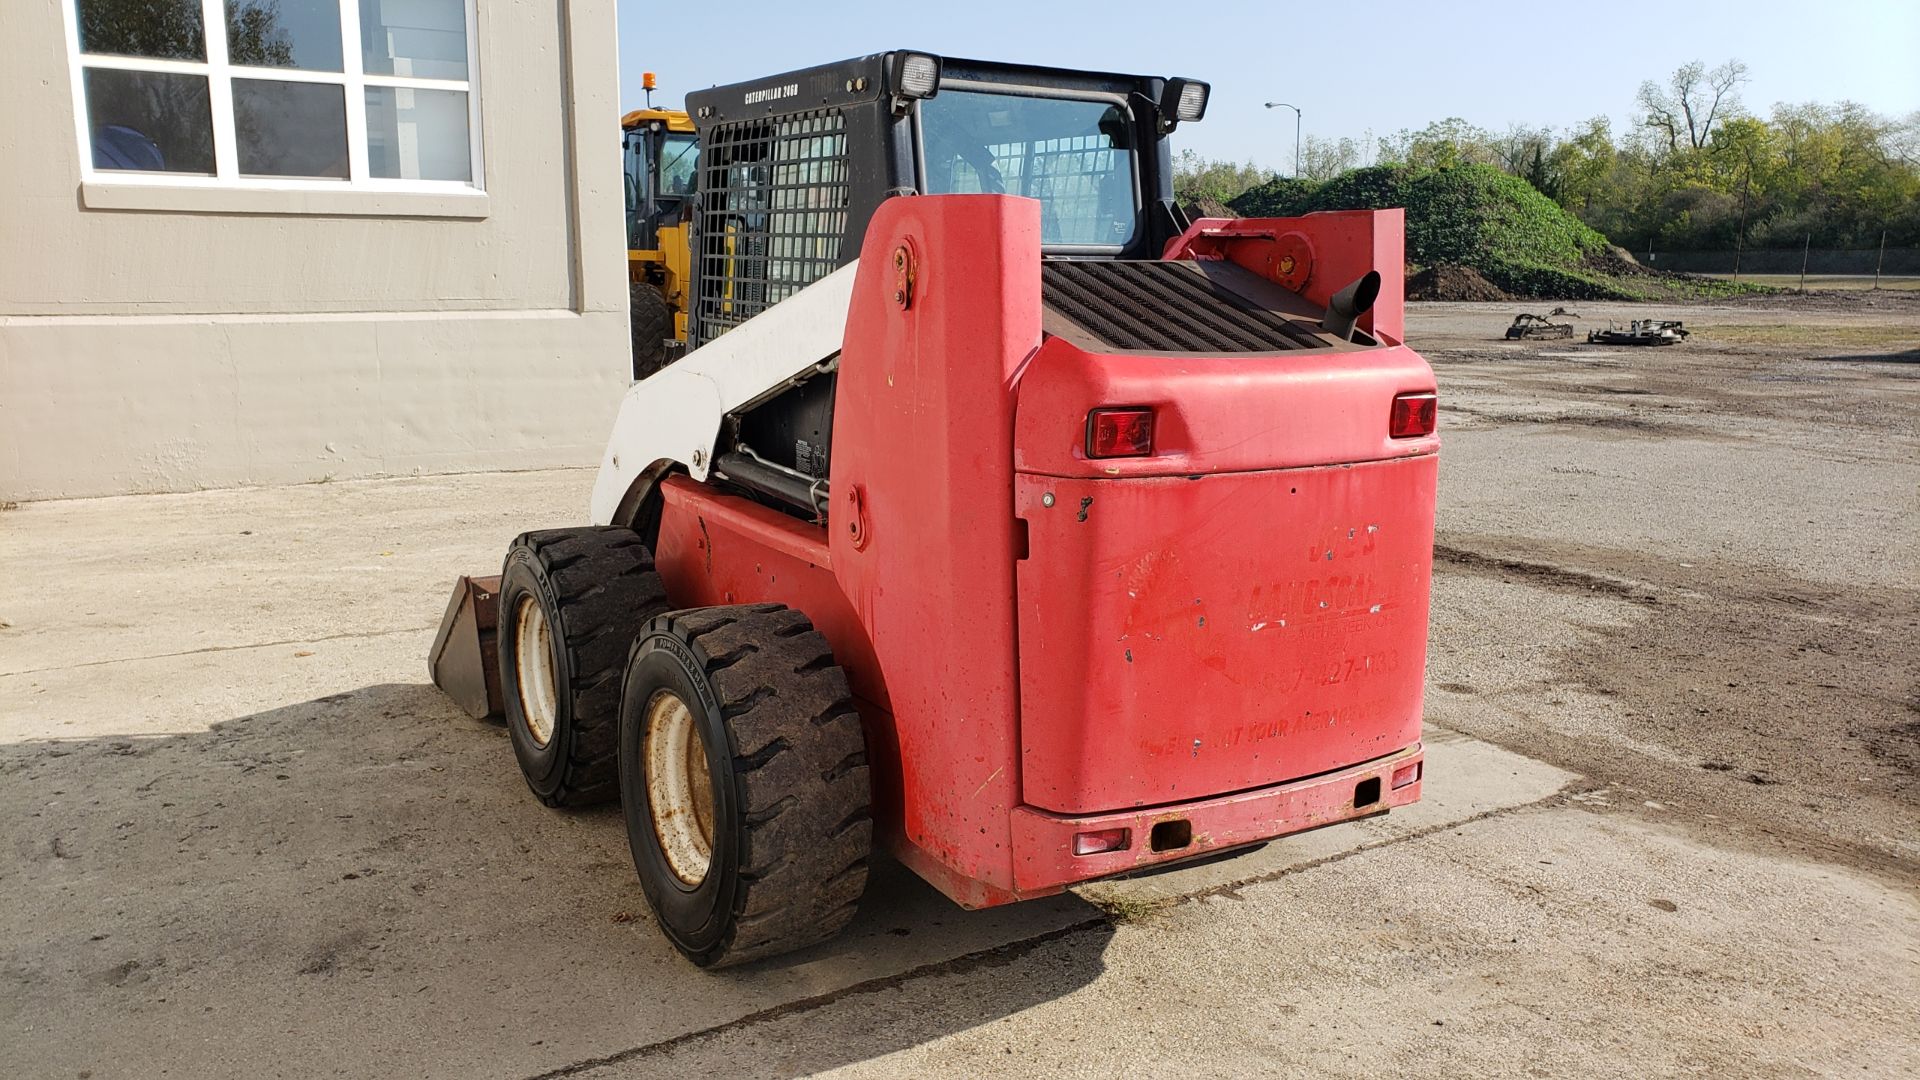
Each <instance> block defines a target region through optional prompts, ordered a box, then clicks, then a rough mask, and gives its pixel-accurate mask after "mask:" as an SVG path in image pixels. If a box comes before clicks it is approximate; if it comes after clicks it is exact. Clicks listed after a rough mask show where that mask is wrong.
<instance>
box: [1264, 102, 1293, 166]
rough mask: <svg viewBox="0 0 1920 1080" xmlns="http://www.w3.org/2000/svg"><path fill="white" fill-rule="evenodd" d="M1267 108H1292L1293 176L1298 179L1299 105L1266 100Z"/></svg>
mask: <svg viewBox="0 0 1920 1080" xmlns="http://www.w3.org/2000/svg"><path fill="white" fill-rule="evenodd" d="M1267 108H1269V109H1292V110H1293V178H1294V179H1295V180H1298V179H1300V106H1298V105H1289V104H1287V103H1286V102H1284V101H1269V102H1267Z"/></svg>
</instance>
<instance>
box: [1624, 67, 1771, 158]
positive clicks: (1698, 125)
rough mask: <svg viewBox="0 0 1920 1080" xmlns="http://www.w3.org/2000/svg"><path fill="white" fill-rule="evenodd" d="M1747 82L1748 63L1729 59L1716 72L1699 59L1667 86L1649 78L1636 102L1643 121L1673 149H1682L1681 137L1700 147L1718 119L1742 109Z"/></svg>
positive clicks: (1679, 73)
mask: <svg viewBox="0 0 1920 1080" xmlns="http://www.w3.org/2000/svg"><path fill="white" fill-rule="evenodd" d="M1746 81H1747V65H1745V64H1743V63H1741V62H1740V61H1738V60H1729V61H1727V62H1726V63H1724V64H1721V65H1720V66H1719V67H1717V68H1714V69H1713V70H1712V71H1708V70H1707V65H1705V64H1703V63H1701V62H1700V61H1698V60H1695V61H1694V62H1693V63H1691V64H1686V65H1684V66H1682V67H1681V68H1680V69H1679V70H1677V71H1675V72H1674V73H1673V74H1672V75H1671V76H1670V77H1669V78H1668V79H1667V85H1665V86H1661V85H1660V84H1659V83H1656V82H1654V81H1653V80H1652V79H1648V80H1647V81H1646V82H1643V83H1641V84H1640V92H1639V94H1637V95H1635V101H1636V102H1637V103H1638V104H1639V106H1640V108H1641V110H1642V111H1643V112H1644V115H1643V116H1642V118H1641V120H1640V123H1641V124H1642V125H1643V126H1645V127H1648V128H1652V129H1654V130H1655V131H1657V132H1659V133H1660V134H1661V135H1663V136H1665V138H1666V140H1667V149H1668V150H1669V151H1672V150H1678V149H1680V140H1681V139H1685V140H1686V141H1687V145H1689V146H1691V147H1693V148H1694V149H1696V150H1697V149H1699V148H1700V147H1702V146H1705V145H1706V144H1707V137H1708V136H1709V135H1711V134H1712V133H1713V125H1714V122H1715V121H1716V120H1721V119H1724V118H1726V117H1727V116H1730V115H1732V114H1734V113H1737V112H1738V111H1739V110H1740V95H1739V93H1738V91H1739V87H1740V84H1741V83H1744V82H1746Z"/></svg>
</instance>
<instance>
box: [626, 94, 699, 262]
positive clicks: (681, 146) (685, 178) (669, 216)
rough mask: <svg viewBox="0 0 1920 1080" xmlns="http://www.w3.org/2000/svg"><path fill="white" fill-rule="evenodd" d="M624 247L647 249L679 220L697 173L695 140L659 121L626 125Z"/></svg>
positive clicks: (690, 194) (695, 138) (691, 193)
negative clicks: (666, 126)
mask: <svg viewBox="0 0 1920 1080" xmlns="http://www.w3.org/2000/svg"><path fill="white" fill-rule="evenodd" d="M624 145H625V156H626V169H625V171H626V188H627V246H628V247H629V248H639V249H651V248H653V247H655V246H656V245H657V243H658V229H659V227H660V226H661V225H671V224H673V223H674V222H675V221H677V220H678V219H679V214H678V213H677V211H678V210H679V209H680V206H681V204H682V203H684V202H686V200H687V199H688V198H689V197H691V196H692V195H693V188H694V182H695V181H694V178H695V177H696V176H697V175H698V174H699V171H700V139H699V137H698V136H696V135H693V134H691V133H681V132H674V131H667V130H666V129H665V128H664V126H662V125H658V124H651V125H643V126H640V127H635V128H629V129H628V130H627V131H626V135H625V144H624Z"/></svg>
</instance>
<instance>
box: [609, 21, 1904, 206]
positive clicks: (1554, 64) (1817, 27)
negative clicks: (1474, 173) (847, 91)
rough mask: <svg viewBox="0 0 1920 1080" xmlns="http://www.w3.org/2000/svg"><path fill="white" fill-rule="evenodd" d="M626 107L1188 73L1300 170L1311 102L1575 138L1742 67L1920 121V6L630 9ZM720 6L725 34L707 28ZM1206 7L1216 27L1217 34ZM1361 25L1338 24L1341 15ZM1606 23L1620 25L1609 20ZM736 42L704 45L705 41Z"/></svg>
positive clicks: (1212, 145) (1219, 140)
mask: <svg viewBox="0 0 1920 1080" xmlns="http://www.w3.org/2000/svg"><path fill="white" fill-rule="evenodd" d="M618 2H619V11H620V69H621V70H620V74H621V94H622V98H623V101H624V103H625V105H626V107H628V108H634V107H638V106H639V105H640V104H641V103H642V97H643V95H642V93H641V90H640V73H641V72H642V71H654V72H657V73H658V74H659V76H660V84H661V86H662V88H663V90H664V93H658V94H656V95H655V101H656V103H661V104H671V105H676V106H677V105H678V104H679V102H680V96H681V95H682V94H684V93H685V92H686V91H687V90H689V89H693V88H696V87H701V86H710V85H713V84H716V83H727V82H735V81H738V80H741V79H748V78H754V77H757V76H762V75H772V74H777V73H779V72H782V71H787V70H790V69H793V68H798V67H806V66H808V65H811V64H817V63H822V62H825V61H829V60H839V59H843V58H845V57H849V56H859V55H863V54H866V53H870V52H882V51H885V50H887V49H895V48H914V49H926V50H929V51H932V52H939V53H946V54H948V55H953V56H967V57H975V58H980V59H993V60H1009V61H1017V62H1029V63H1046V64H1053V65H1055V66H1059V67H1082V68H1104V69H1107V70H1121V71H1129V72H1137V73H1142V74H1161V75H1188V76H1192V77H1195V78H1201V79H1206V80H1207V81H1209V82H1211V83H1212V84H1213V88H1214V95H1213V101H1212V104H1211V105H1210V106H1209V108H1208V113H1207V119H1206V120H1205V121H1204V122H1203V123H1200V124H1190V125H1186V126H1184V127H1182V128H1181V129H1180V131H1179V132H1177V133H1176V134H1175V136H1174V138H1175V140H1176V142H1175V145H1176V147H1191V148H1193V149H1194V150H1197V151H1199V152H1200V153H1202V154H1204V155H1206V156H1208V157H1224V158H1232V159H1235V160H1246V159H1252V160H1254V161H1256V162H1258V163H1260V164H1262V165H1265V166H1268V167H1272V168H1278V169H1281V170H1283V171H1284V170H1285V169H1286V168H1287V167H1288V166H1290V165H1291V162H1292V157H1293V114H1292V113H1289V112H1287V111H1286V110H1285V109H1273V110H1267V109H1264V108H1262V103H1264V102H1267V101H1273V100H1280V101H1288V102H1292V103H1294V104H1296V105H1299V106H1300V107H1301V108H1302V110H1304V112H1305V128H1306V131H1307V132H1308V133H1309V134H1313V135H1319V136H1321V137H1325V138H1338V137H1340V136H1353V137H1356V138H1358V137H1363V136H1364V135H1365V134H1366V133H1367V132H1368V131H1369V130H1371V131H1372V132H1374V133H1375V134H1388V133H1391V132H1394V131H1397V130H1399V129H1400V128H1403V127H1410V128H1418V127H1423V126H1425V125H1426V124H1427V123H1428V122H1429V121H1432V120H1439V119H1443V118H1445V117H1448V116H1459V117H1463V118H1465V119H1467V120H1469V121H1471V122H1473V123H1476V124H1479V125H1481V126H1482V127H1487V128H1493V129H1495V130H1499V129H1504V128H1505V127H1506V126H1507V125H1508V124H1509V123H1523V124H1528V125H1540V124H1547V125H1552V126H1555V127H1566V126H1568V125H1570V124H1574V123H1577V122H1579V121H1581V120H1584V119H1585V118H1587V117H1590V116H1594V115H1597V114H1600V113H1606V114H1608V115H1610V116H1612V117H1613V118H1614V121H1615V130H1616V131H1619V130H1621V128H1622V126H1623V125H1624V124H1625V123H1627V122H1628V121H1629V120H1630V118H1631V116H1632V111H1633V93H1634V89H1635V88H1636V87H1638V86H1639V84H1640V81H1641V80H1642V79H1648V78H1653V79H1663V78H1664V77H1665V76H1666V75H1667V74H1668V73H1669V72H1671V71H1672V70H1673V69H1674V68H1676V67H1679V66H1680V65H1681V64H1684V63H1686V62H1687V61H1689V60H1694V59H1700V60H1704V61H1705V62H1706V63H1707V65H1708V66H1709V67H1711V66H1713V65H1714V64H1717V63H1719V62H1720V61H1722V60H1725V59H1727V58H1729V57H1737V58H1739V59H1741V60H1744V61H1745V62H1746V63H1747V66H1748V67H1749V68H1750V69H1751V70H1752V82H1751V83H1749V84H1748V85H1747V86H1746V87H1745V88H1744V90H1743V91H1742V97H1743V98H1744V100H1745V101H1746V104H1747V106H1748V108H1749V109H1752V110H1754V111H1757V112H1761V113H1764V112H1765V111H1766V110H1767V109H1768V108H1770V107H1771V106H1772V104H1773V103H1774V102H1777V101H1796V102H1798V101H1822V102H1835V101H1840V100H1846V99H1850V100H1854V101H1859V102H1861V103H1863V104H1866V105H1867V106H1869V107H1871V108H1873V109H1876V110H1878V111H1880V112H1883V113H1891V114H1896V115H1901V114H1905V113H1908V112H1911V111H1913V110H1916V109H1920V2H1916V0H1827V2H1825V3H1811V2H1804V0H1803V2H1799V3H1783V2H1777V0H1745V2H1742V3H1727V2H1687V0H1677V2H1676V0H1666V2H1663V3H1648V2H1640V0H1631V2H1626V3H1552V2H1551V0H1548V2H1545V3H1473V2H1468V0H1453V2H1447V0H1429V2H1427V3H1409V2H1401V0H1372V2H1367V3H1356V4H1349V3H1325V4H1300V3H1289V2H1283V0H1269V2H1266V3H1259V2H1249V0H1211V2H1205V3H1179V2H1171V0H1167V2H1161V3H1134V2H1131V0H1112V2H1109V3H1105V4H1092V3H1069V2H1053V0H1024V2H1009V0H959V2H955V0H937V2H921V3H914V2H912V0H907V2H900V0H892V2H870V0H848V2H841V3H830V2H827V0H780V2H768V0H726V2H724V3H722V2H714V0H708V2H706V3H695V4H687V3H671V4H666V3H658V2H652V0H618ZM709 12H711V13H712V17H713V18H714V19H715V20H716V22H717V24H718V27H723V28H724V29H720V28H716V29H715V30H713V31H707V32H702V31H700V30H699V29H698V28H699V27H700V25H701V23H702V21H703V20H704V19H705V18H706V17H707V14H708V13H709ZM1202 12H1207V13H1210V14H1208V15H1207V16H1206V17H1205V19H1204V22H1203V21H1202V14H1201V13H1202ZM1352 12H1363V13H1365V14H1362V15H1359V16H1354V17H1355V18H1356V19H1357V21H1355V22H1353V23H1352V24H1350V25H1347V26H1342V25H1340V24H1339V23H1338V22H1337V18H1338V17H1339V15H1340V14H1342V13H1352ZM1602 12H1607V13H1608V14H1605V15H1603V14H1601V13H1602ZM703 37H704V38H707V39H708V40H719V41H724V44H720V45H717V46H715V47H713V48H710V49H702V48H701V46H700V44H699V42H700V39H701V38H703Z"/></svg>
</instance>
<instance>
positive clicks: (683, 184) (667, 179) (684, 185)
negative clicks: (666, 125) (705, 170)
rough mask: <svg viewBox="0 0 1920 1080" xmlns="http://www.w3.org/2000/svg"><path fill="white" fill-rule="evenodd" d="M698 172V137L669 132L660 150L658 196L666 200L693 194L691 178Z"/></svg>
mask: <svg viewBox="0 0 1920 1080" xmlns="http://www.w3.org/2000/svg"><path fill="white" fill-rule="evenodd" d="M699 171H700V139H699V137H698V136H695V135H690V134H681V133H679V132H669V133H668V134H667V139H666V142H665V144H664V145H662V146H661V148H660V194H662V195H664V196H667V197H668V198H685V197H686V196H688V195H691V194H693V178H694V177H695V176H696V175H697V174H698V173H699Z"/></svg>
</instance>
